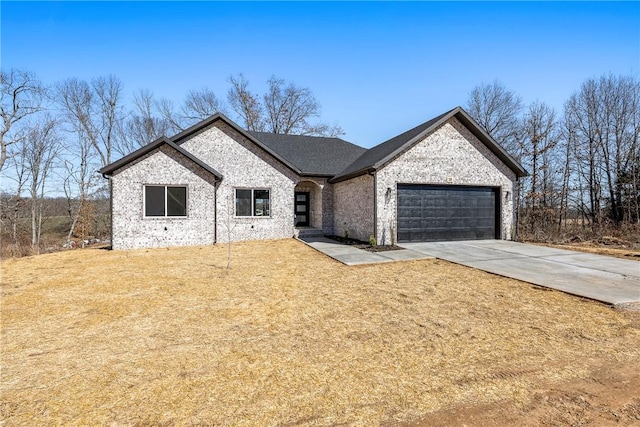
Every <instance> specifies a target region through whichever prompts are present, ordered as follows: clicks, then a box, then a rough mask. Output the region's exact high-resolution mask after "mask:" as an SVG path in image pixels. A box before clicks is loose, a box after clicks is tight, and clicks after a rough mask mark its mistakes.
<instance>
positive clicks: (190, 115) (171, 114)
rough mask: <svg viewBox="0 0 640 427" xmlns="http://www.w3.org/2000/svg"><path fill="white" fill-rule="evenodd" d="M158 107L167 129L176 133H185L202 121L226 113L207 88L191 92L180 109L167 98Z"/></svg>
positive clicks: (157, 104) (214, 95)
mask: <svg viewBox="0 0 640 427" xmlns="http://www.w3.org/2000/svg"><path fill="white" fill-rule="evenodd" d="M156 107H157V109H158V111H159V113H160V116H161V117H162V119H163V120H164V121H165V122H166V124H167V126H168V127H167V129H168V130H172V131H175V132H179V131H183V130H185V129H187V128H188V127H189V126H191V125H193V124H195V123H197V122H199V121H201V120H204V119H206V118H208V117H210V116H212V115H214V114H216V113H218V112H223V111H224V106H223V105H222V102H221V101H220V100H219V99H218V97H217V96H216V94H215V93H214V92H213V91H212V90H211V89H209V88H206V87H204V88H201V89H197V90H191V91H189V93H188V94H187V96H186V98H185V99H184V102H183V103H182V105H181V106H180V109H176V108H175V106H174V104H173V102H172V101H170V100H168V99H166V98H163V99H161V100H160V101H158V102H157V103H156Z"/></svg>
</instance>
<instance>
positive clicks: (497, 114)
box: [466, 80, 522, 157]
mask: <svg viewBox="0 0 640 427" xmlns="http://www.w3.org/2000/svg"><path fill="white" fill-rule="evenodd" d="M466 110H467V112H468V113H469V114H470V115H471V117H473V118H474V119H475V120H476V121H477V122H478V123H479V124H480V125H481V126H482V127H484V128H485V130H486V131H487V132H488V133H489V134H490V135H491V136H492V137H493V138H494V139H495V140H496V141H498V143H499V144H500V145H502V146H503V147H504V148H505V149H506V150H507V151H508V152H509V153H510V154H511V155H513V156H516V157H519V154H520V153H519V152H518V148H519V146H518V142H517V140H516V136H517V133H518V129H519V123H518V121H519V116H520V113H521V111H522V99H521V98H520V97H519V96H518V95H516V94H515V93H514V92H512V91H510V90H508V89H507V88H505V87H504V86H503V85H502V83H500V82H498V81H497V80H494V81H493V82H492V83H482V84H480V85H479V86H476V87H475V88H473V90H472V91H471V93H470V94H469V99H468V101H467V107H466Z"/></svg>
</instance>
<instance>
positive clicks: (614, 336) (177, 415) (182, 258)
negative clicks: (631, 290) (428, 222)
mask: <svg viewBox="0 0 640 427" xmlns="http://www.w3.org/2000/svg"><path fill="white" fill-rule="evenodd" d="M226 262H227V247H226V246H224V245H217V246H213V247H201V248H175V249H143V250H134V251H107V250H99V249H85V250H75V251H66V252H59V253H53V254H47V255H39V256H33V257H26V258H21V259H10V260H4V261H2V263H1V268H2V287H1V291H2V299H1V301H2V306H1V309H2V326H1V328H2V350H1V351H2V365H3V366H2V371H1V374H0V375H1V381H0V391H1V395H2V399H1V400H2V402H1V407H0V411H1V412H0V415H1V418H2V420H3V421H2V422H1V423H0V424H2V425H5V426H14V425H15V426H18V425H113V426H121V425H139V426H142V425H234V426H235V425H246V426H255V425H265V426H273V425H303V426H306V425H309V426H311V425H314V426H333V425H362V426H374V425H379V424H382V425H398V424H395V423H407V422H409V421H411V420H417V421H418V423H417V424H412V425H425V426H426V425H438V423H442V424H449V425H461V424H462V422H463V421H465V422H466V421H468V420H469V419H472V418H471V417H473V416H479V415H480V414H482V413H485V412H486V413H491V414H494V415H492V417H494V418H491V419H489V424H483V425H509V424H513V425H541V424H546V425H584V424H586V423H587V422H586V421H588V420H591V421H589V422H592V423H593V422H594V420H595V424H592V425H603V424H604V425H606V424H613V423H619V424H620V425H632V424H633V423H634V422H636V423H637V418H633V417H636V416H639V417H640V415H639V414H640V398H638V397H637V393H633V392H632V391H630V390H637V388H635V387H637V386H639V385H640V381H639V376H640V374H639V372H640V346H638V343H639V342H640V319H639V318H638V316H636V314H634V313H633V312H624V311H616V310H613V309H611V308H609V307H606V306H604V305H601V304H598V303H594V302H591V301H587V300H583V299H580V298H576V297H571V296H568V295H565V294H562V293H559V292H554V291H548V290H542V289H540V288H536V287H533V286H531V285H528V284H526V283H523V282H518V281H516V280H511V279H506V278H502V277H497V276H493V275H491V274H488V273H484V272H481V271H478V270H474V269H470V268H466V267H462V266H458V265H454V264H451V263H447V262H444V261H439V260H423V261H412V262H404V263H391V264H379V265H370V266H357V267H346V266H344V265H342V264H340V263H338V262H335V261H333V260H330V259H328V258H326V257H325V256H323V255H321V254H319V253H317V252H315V251H314V250H312V249H310V248H308V247H307V246H305V245H303V244H302V243H300V242H297V241H295V240H279V241H262V242H247V243H237V244H233V245H232V263H231V269H226V268H225V266H226ZM603 367H607V369H609V370H608V371H607V372H609V374H608V376H603V375H602V374H601V372H602V369H603ZM612 372H613V373H612ZM614 373H615V375H614ZM583 386H584V388H580V387H583ZM598 387H600V388H598ZM567 389H568V391H564V390H567ZM558 390H563V391H562V393H566V394H563V395H562V396H561V399H560V400H558V398H557V395H554V394H552V393H555V392H558ZM598 390H604V391H598ZM605 392H606V396H607V397H605ZM558 393H559V392H558ZM571 393H573V394H571ZM545 396H546V398H545ZM549 396H551V397H549ZM566 396H573V397H575V400H567V398H565V397H566ZM579 396H584V397H583V398H582V399H583V400H580V399H579V398H578V397H579ZM611 396H614V397H615V399H614V398H609V397H611ZM573 397H572V399H573ZM562 399H564V400H562ZM634 399H635V400H634ZM558 402H560V403H558ZM580 402H582V403H580ZM584 402H587V403H586V404H585V403H584ZM570 404H571V405H573V406H571V405H570ZM483 405H484V406H483ZM486 405H507V406H508V407H509V412H508V414H514V415H513V416H518V414H520V415H521V418H517V419H516V421H513V420H512V419H509V418H504V417H506V416H507V415H505V414H507V412H506V411H502V412H500V411H496V412H493V413H492V412H487V411H485V410H479V409H477V408H487V407H493V406H486ZM498 408H499V409H500V408H502V406H498ZM612 414H615V417H614V415H612ZM509 416H511V415H509ZM430 417H431V418H430ZM457 417H461V418H457ZM501 417H502V418H501ZM607 417H609V418H607ZM612 417H613V418H612ZM616 417H617V418H616ZM442 420H446V422H443V421H442ZM456 420H457V421H456ZM567 420H568V421H567ZM514 423H515V424H514ZM572 423H573V424H572ZM400 425H404V424H400ZM406 425H409V424H406ZM470 425H473V422H471V423H470Z"/></svg>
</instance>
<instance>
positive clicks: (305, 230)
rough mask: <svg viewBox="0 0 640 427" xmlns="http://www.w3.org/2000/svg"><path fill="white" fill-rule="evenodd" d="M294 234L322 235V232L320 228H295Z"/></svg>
mask: <svg viewBox="0 0 640 427" xmlns="http://www.w3.org/2000/svg"><path fill="white" fill-rule="evenodd" d="M295 232H296V236H297V237H298V238H303V237H322V236H324V232H323V231H322V229H321V228H307V227H304V228H296V231H295Z"/></svg>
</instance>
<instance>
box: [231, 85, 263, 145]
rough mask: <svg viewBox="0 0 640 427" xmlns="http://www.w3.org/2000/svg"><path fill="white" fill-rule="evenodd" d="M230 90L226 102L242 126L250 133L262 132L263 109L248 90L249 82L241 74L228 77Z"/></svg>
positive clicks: (257, 99) (256, 97)
mask: <svg viewBox="0 0 640 427" xmlns="http://www.w3.org/2000/svg"><path fill="white" fill-rule="evenodd" d="M229 83H231V88H230V89H229V92H228V93H227V101H228V102H229V106H230V107H231V109H232V110H233V111H234V112H235V113H236V114H237V116H238V117H239V118H240V120H242V125H243V126H244V128H245V129H247V130H250V131H257V132H264V130H265V123H264V108H263V106H262V103H261V102H260V98H259V97H258V95H256V94H254V93H251V92H250V91H249V89H248V86H249V82H248V81H247V79H245V77H244V76H243V75H242V74H238V75H237V76H236V77H234V76H231V77H229Z"/></svg>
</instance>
